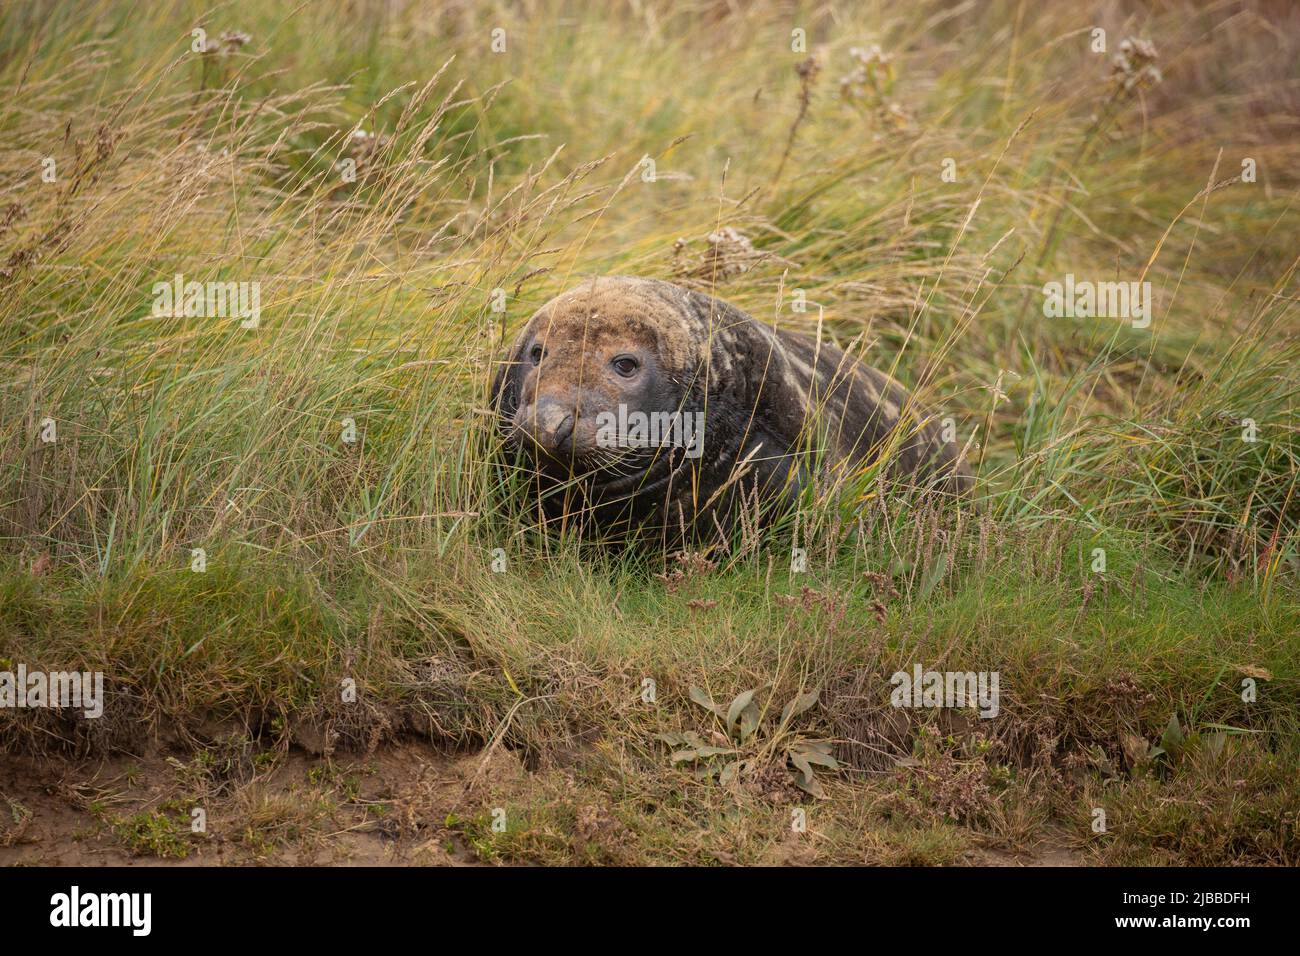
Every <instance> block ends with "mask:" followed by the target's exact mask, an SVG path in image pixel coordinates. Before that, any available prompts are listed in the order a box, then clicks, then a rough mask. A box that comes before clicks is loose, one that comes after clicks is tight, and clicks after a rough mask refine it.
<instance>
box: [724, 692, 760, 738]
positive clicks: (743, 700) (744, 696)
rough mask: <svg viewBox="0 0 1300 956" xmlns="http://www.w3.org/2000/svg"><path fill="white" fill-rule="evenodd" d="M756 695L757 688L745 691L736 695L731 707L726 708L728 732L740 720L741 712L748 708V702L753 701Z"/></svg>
mask: <svg viewBox="0 0 1300 956" xmlns="http://www.w3.org/2000/svg"><path fill="white" fill-rule="evenodd" d="M756 693H758V688H757V687H755V688H754V689H753V690H747V691H744V692H743V693H740V694H737V695H736V699H735V700H733V701H732V702H731V706H730V707H728V708H727V717H726V721H727V729H728V730H730V729H731V728H732V727H735V726H736V723H737V721H739V720H740V714H741V712H742V711H743V710H744V709H745V708H746V707H748V706H749V704H750V701H752V700H753V699H754V695H755V694H756Z"/></svg>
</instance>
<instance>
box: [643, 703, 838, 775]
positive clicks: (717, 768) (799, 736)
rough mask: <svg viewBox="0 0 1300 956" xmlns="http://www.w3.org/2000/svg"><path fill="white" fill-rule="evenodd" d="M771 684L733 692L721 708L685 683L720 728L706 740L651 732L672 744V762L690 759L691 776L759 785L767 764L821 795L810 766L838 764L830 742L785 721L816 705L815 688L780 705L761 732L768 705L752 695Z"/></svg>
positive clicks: (835, 767)
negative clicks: (778, 715) (762, 703)
mask: <svg viewBox="0 0 1300 956" xmlns="http://www.w3.org/2000/svg"><path fill="white" fill-rule="evenodd" d="M769 687H771V685H770V684H765V685H763V686H762V687H756V688H754V689H752V690H747V691H743V692H741V693H740V694H737V695H736V696H735V697H734V698H733V699H732V701H731V702H730V703H729V704H727V705H726V706H725V707H724V706H722V705H721V704H718V703H716V702H715V701H714V700H713V698H712V697H710V696H709V694H708V692H707V691H705V690H703V689H702V688H699V687H696V686H694V685H692V686H691V689H690V697H691V700H693V701H694V702H695V703H697V704H699V705H700V706H701V707H703V708H704V709H705V710H707V711H709V712H710V713H711V714H713V715H714V716H715V717H717V718H718V720H719V721H720V722H721V724H722V727H723V730H717V729H715V730H713V731H712V733H711V736H710V739H709V740H706V739H705V738H704V737H703V736H702V735H701V734H699V733H696V732H694V731H685V732H683V733H665V734H657V735H656V737H657V738H658V739H659V740H661V741H663V742H664V743H665V744H667V745H668V746H670V747H674V748H676V749H675V750H674V751H673V754H672V762H673V763H674V764H679V763H687V762H690V763H693V764H694V765H695V776H696V777H697V779H700V780H713V779H716V780H717V781H718V783H720V784H721V785H722V786H724V787H729V786H732V785H734V784H737V783H741V782H753V783H754V784H756V788H757V789H763V786H762V784H763V782H764V777H765V774H766V772H767V771H769V770H770V769H771V768H772V767H774V766H775V767H778V768H781V769H783V770H785V771H786V773H787V774H788V782H789V783H790V784H793V785H794V786H796V787H798V788H799V789H800V790H802V791H804V792H805V793H807V794H809V795H810V796H813V797H823V796H825V791H824V790H823V788H822V785H821V781H820V780H819V779H818V778H817V775H816V768H818V767H821V768H824V769H826V770H838V769H839V763H838V762H837V761H836V760H835V758H834V757H833V756H832V755H831V752H832V749H833V744H832V742H831V741H829V740H823V739H819V738H814V737H809V736H807V735H805V734H803V733H799V732H796V731H794V730H793V729H792V727H791V725H792V723H793V721H794V720H795V718H797V717H799V716H800V715H802V714H804V713H806V712H808V711H809V710H811V709H812V708H813V707H815V706H816V705H817V702H818V696H819V694H820V691H819V690H812V691H809V692H807V693H803V694H798V695H796V696H795V697H794V698H793V699H792V700H790V701H789V703H787V704H786V705H785V706H784V707H783V708H782V709H781V716H780V718H779V719H778V720H777V721H776V722H775V723H774V724H772V723H769V726H768V728H767V732H766V733H760V731H761V730H763V729H764V717H765V716H766V715H767V713H768V705H770V704H771V696H770V695H769V698H768V701H767V704H765V705H763V706H760V705H759V703H758V701H757V699H756V698H757V695H758V694H759V693H760V692H762V691H764V690H767V689H768V688H769Z"/></svg>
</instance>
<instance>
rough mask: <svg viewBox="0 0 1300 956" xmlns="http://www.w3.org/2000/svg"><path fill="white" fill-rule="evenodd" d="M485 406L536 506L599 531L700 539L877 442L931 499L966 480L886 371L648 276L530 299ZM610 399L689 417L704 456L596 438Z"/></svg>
mask: <svg viewBox="0 0 1300 956" xmlns="http://www.w3.org/2000/svg"><path fill="white" fill-rule="evenodd" d="M539 351H540V355H541V357H540V360H539V361H537V362H536V364H535V363H534V361H533V359H534V358H536V357H537V355H538V353H539ZM618 356H627V357H629V358H632V359H633V360H634V361H636V362H638V363H640V368H641V371H640V372H639V373H638V375H637V381H635V382H631V383H629V382H628V381H625V380H624V379H623V378H622V377H621V376H620V375H619V374H618V373H617V372H614V371H611V365H610V363H611V362H612V361H615V360H616V359H617V357H618ZM492 402H493V405H494V407H495V408H496V410H497V412H498V414H499V417H500V421H501V424H502V427H503V430H504V433H505V437H506V444H507V447H509V448H511V449H513V450H515V451H517V452H520V453H522V455H523V457H524V460H525V461H526V462H528V463H529V465H530V466H531V468H530V470H531V471H532V472H533V474H534V476H535V481H536V489H535V490H536V491H538V492H539V493H540V498H541V502H542V506H543V509H544V511H545V513H546V514H547V515H548V516H549V517H551V518H556V517H559V516H562V515H563V516H568V517H570V518H571V519H573V520H574V521H576V522H579V523H582V524H583V525H584V527H588V528H591V527H593V526H594V529H596V530H599V531H602V532H609V531H615V530H616V529H619V528H624V529H625V528H627V527H628V526H640V527H642V528H648V529H651V530H667V531H669V532H675V531H678V530H683V531H686V532H687V533H688V534H689V533H690V532H691V531H692V530H696V531H701V530H702V531H704V532H706V533H712V532H713V530H714V529H715V528H716V527H718V526H722V527H724V528H726V527H728V525H729V522H730V520H731V516H732V514H733V512H734V508H736V507H737V506H739V505H741V504H742V503H743V502H752V501H758V502H759V503H760V504H762V505H765V506H768V509H769V510H770V509H771V507H772V506H779V505H781V504H786V503H790V502H792V501H793V500H794V499H795V498H796V497H797V496H798V494H799V492H800V490H801V489H802V488H803V486H804V485H805V484H806V483H807V482H808V481H809V480H810V477H811V476H812V474H813V473H814V472H820V473H823V474H825V473H829V472H831V471H834V470H836V469H853V468H855V467H858V466H862V465H864V464H867V463H869V462H871V461H873V460H874V459H875V457H876V456H878V455H880V454H881V453H882V452H884V451H886V450H887V451H888V452H889V454H890V455H891V456H892V464H891V470H890V474H891V475H892V476H893V478H894V479H895V480H896V481H903V482H906V483H913V484H923V485H926V486H930V487H933V488H935V489H938V490H942V491H944V492H961V491H964V490H965V489H966V488H967V487H968V486H969V483H970V478H969V472H968V471H967V469H966V466H965V464H964V462H962V461H961V459H960V453H959V450H958V449H957V448H956V447H955V446H954V445H953V444H952V443H951V442H945V441H943V440H942V438H941V436H940V427H939V424H938V423H937V422H935V421H931V420H927V419H925V418H924V417H923V416H922V413H921V412H920V411H919V410H918V409H916V408H915V407H913V403H911V402H910V399H909V396H908V394H907V392H906V391H905V390H904V389H903V387H902V386H901V385H899V384H898V383H897V382H896V381H894V380H893V379H891V378H890V377H889V376H887V375H885V374H884V373H882V372H879V371H877V370H875V369H872V368H869V367H868V366H866V365H864V364H863V363H861V362H859V361H858V360H857V359H854V358H851V357H849V356H847V355H846V354H845V353H844V352H842V351H841V350H840V349H838V348H836V347H835V346H833V345H831V344H829V343H825V342H822V343H820V344H819V343H818V342H817V340H816V339H815V338H813V337H810V336H808V335H804V334H801V333H797V332H790V331H773V330H772V329H771V328H769V327H767V326H765V325H763V324H761V323H759V322H757V321H756V320H754V319H753V318H751V317H750V316H748V315H746V314H745V313H744V312H741V311H740V310H739V309H736V308H734V307H733V306H730V305H728V304H727V303H726V302H723V301H721V300H720V299H716V298H713V297H712V296H707V295H703V294H701V293H698V292H693V291H690V290H687V289H683V288H680V287H678V286H674V285H671V284H670V283H667V282H660V281H657V280H653V279H640V278H628V277H611V278H599V279H593V280H588V281H585V282H584V283H583V284H582V285H580V286H578V287H577V288H575V289H572V290H570V291H568V292H566V293H564V294H563V295H560V296H558V297H557V298H555V299H553V300H551V301H550V302H548V303H547V304H546V305H544V306H543V307H542V308H541V309H540V310H538V312H537V313H536V314H535V315H534V316H533V318H532V319H531V320H530V321H529V322H528V324H527V326H525V328H524V329H523V330H522V331H521V332H520V334H519V336H518V338H517V339H516V340H515V343H514V345H513V347H512V348H511V351H510V355H509V357H508V359H507V361H506V363H505V364H504V365H503V366H502V368H501V370H500V371H499V372H498V374H497V376H496V379H495V381H494V382H493V385H492ZM620 402H623V403H625V404H627V405H628V406H629V407H633V408H639V409H641V410H644V411H661V410H680V411H682V412H696V411H698V412H702V413H703V421H704V423H705V426H704V441H703V455H702V456H701V457H700V458H698V459H691V458H689V457H687V455H686V454H685V453H684V450H683V449H681V448H656V449H653V450H634V451H621V452H611V451H609V450H608V449H603V448H599V447H597V442H596V439H595V436H596V424H595V419H596V416H597V414H598V413H599V412H601V411H605V410H610V409H613V408H616V407H617V405H618V404H619V403H620ZM742 463H743V465H744V467H743V469H739V468H738V465H741V464H742ZM575 479H576V480H575Z"/></svg>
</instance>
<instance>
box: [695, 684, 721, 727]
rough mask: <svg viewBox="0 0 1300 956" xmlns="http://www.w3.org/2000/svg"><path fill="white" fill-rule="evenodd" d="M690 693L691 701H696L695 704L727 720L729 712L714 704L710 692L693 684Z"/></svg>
mask: <svg viewBox="0 0 1300 956" xmlns="http://www.w3.org/2000/svg"><path fill="white" fill-rule="evenodd" d="M690 693H691V700H693V701H695V703H697V704H699V705H700V706H701V707H704V708H706V709H708V710H711V711H712V712H713V713H715V714H717V715H718V716H719V717H721V718H722V719H724V720H725V719H726V717H727V712H726V711H725V710H723V709H722V708H721V707H719V706H718V705H717V704H715V703H714V702H713V698H712V697H710V696H709V694H708V692H707V691H706V690H704V689H703V688H702V687H696V686H695V685H694V684H692V685H691V691H690Z"/></svg>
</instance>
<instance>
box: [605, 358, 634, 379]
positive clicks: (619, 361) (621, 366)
mask: <svg viewBox="0 0 1300 956" xmlns="http://www.w3.org/2000/svg"><path fill="white" fill-rule="evenodd" d="M610 364H611V365H613V366H614V371H615V372H618V374H619V375H622V376H623V377H624V378H631V377H632V376H633V375H635V374H636V370H637V369H639V368H640V367H641V363H640V362H638V361H637V360H636V359H634V358H633V357H632V356H630V355H620V356H618V358H616V359H614V361H612V362H610Z"/></svg>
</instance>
